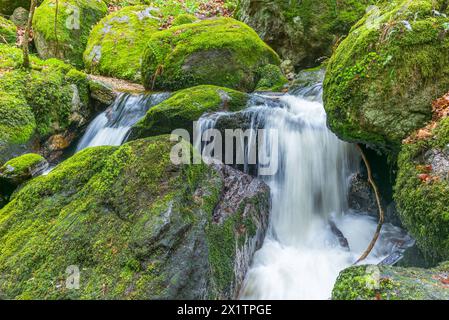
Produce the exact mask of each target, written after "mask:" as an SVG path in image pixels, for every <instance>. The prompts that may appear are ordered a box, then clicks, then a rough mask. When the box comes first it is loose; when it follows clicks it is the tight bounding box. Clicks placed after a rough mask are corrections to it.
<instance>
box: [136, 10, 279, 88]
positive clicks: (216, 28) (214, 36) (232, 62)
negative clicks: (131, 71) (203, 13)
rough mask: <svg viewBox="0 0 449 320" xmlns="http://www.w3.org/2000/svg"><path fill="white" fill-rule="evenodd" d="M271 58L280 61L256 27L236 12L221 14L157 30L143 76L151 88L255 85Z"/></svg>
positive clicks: (145, 55)
mask: <svg viewBox="0 0 449 320" xmlns="http://www.w3.org/2000/svg"><path fill="white" fill-rule="evenodd" d="M267 64H273V65H279V64H280V60H279V57H278V56H277V54H276V53H275V52H274V51H273V50H272V49H271V48H270V47H269V46H267V45H266V44H265V43H264V42H263V41H262V40H261V39H260V38H259V36H258V35H257V34H256V32H254V30H252V29H251V28H250V27H248V26H247V25H245V24H244V23H241V22H239V21H236V20H234V19H231V18H215V19H210V20H203V21H201V22H196V23H190V24H184V25H181V26H178V27H172V28H170V29H168V30H164V31H161V32H157V33H154V34H153V35H152V36H151V37H150V39H149V41H148V46H147V48H146V50H145V54H144V57H143V62H142V76H143V80H144V85H145V87H146V88H149V89H160V90H179V89H184V88H188V87H192V86H196V85H202V84H211V85H217V86H222V87H228V88H232V89H237V90H241V91H253V90H254V89H255V88H256V85H257V82H258V81H259V80H260V79H258V70H259V68H260V67H263V66H265V65H267Z"/></svg>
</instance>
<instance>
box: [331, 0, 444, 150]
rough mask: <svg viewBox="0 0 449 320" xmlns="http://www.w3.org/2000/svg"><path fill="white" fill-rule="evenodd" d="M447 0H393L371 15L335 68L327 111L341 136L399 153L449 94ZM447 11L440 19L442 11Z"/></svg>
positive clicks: (352, 35)
mask: <svg viewBox="0 0 449 320" xmlns="http://www.w3.org/2000/svg"><path fill="white" fill-rule="evenodd" d="M444 3H446V2H445V1H434V0H423V1H405V0H396V1H385V2H382V4H379V6H380V7H376V8H375V9H373V10H371V11H369V12H368V13H367V14H366V15H365V16H364V17H363V19H362V20H360V21H359V22H358V23H357V25H355V26H354V28H353V29H352V30H351V33H350V34H349V36H348V37H347V38H346V39H345V40H344V41H343V42H342V43H341V44H340V46H339V47H338V48H337V50H336V52H335V54H334V55H333V56H332V58H331V60H330V61H329V63H328V65H327V73H326V78H325V81H324V106H325V109H326V111H327V114H328V124H329V126H330V128H331V129H332V131H334V132H335V133H336V134H337V135H338V136H339V137H340V138H342V139H344V140H347V141H352V142H362V143H365V144H368V145H371V146H373V147H375V148H377V149H384V150H385V149H386V150H393V151H397V150H398V149H399V147H400V144H401V141H402V139H403V138H405V137H406V136H408V135H409V134H410V133H411V132H412V131H413V130H415V129H417V128H420V127H422V126H423V125H424V123H425V122H426V121H428V120H430V118H431V102H432V101H433V100H434V99H436V98H438V97H440V96H442V95H443V94H444V93H446V92H447V90H448V88H449V55H445V54H443V52H447V51H448V50H449V27H448V25H449V18H447V15H446V14H449V10H448V9H447V6H446V7H445V6H444ZM438 10H439V11H440V13H437V11H438Z"/></svg>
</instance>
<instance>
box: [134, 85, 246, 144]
mask: <svg viewBox="0 0 449 320" xmlns="http://www.w3.org/2000/svg"><path fill="white" fill-rule="evenodd" d="M247 100H248V95H246V94H245V93H241V92H238V91H234V90H231V89H227V88H221V87H216V86H209V85H204V86H197V87H193V88H189V89H184V90H181V91H178V92H176V93H175V94H174V95H173V96H172V97H171V98H169V99H167V100H165V101H164V102H162V103H160V104H158V105H156V106H155V107H153V108H151V109H150V110H149V111H148V112H147V114H146V115H145V117H144V118H143V119H142V120H140V121H139V122H138V123H137V124H136V125H135V126H134V128H133V130H132V131H133V132H132V138H142V137H147V136H153V135H159V134H169V133H171V132H172V131H173V130H175V129H186V130H188V131H189V132H192V130H193V121H196V120H198V119H199V118H200V117H201V116H202V115H203V114H204V113H207V112H215V111H220V110H228V111H238V110H241V109H243V108H244V107H245V106H246V103H247Z"/></svg>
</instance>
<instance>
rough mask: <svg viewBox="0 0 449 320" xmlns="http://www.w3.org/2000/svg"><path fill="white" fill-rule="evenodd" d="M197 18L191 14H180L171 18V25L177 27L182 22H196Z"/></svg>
mask: <svg viewBox="0 0 449 320" xmlns="http://www.w3.org/2000/svg"><path fill="white" fill-rule="evenodd" d="M198 21H199V19H198V18H197V17H195V16H194V15H193V14H187V13H185V14H180V15H178V16H177V17H176V18H175V19H173V22H172V24H171V25H172V27H177V26H180V25H183V24H188V23H194V22H198Z"/></svg>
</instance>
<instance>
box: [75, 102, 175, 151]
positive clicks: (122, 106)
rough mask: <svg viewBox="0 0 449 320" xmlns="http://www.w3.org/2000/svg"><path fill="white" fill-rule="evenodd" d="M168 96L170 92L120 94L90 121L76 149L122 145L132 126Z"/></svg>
mask: <svg viewBox="0 0 449 320" xmlns="http://www.w3.org/2000/svg"><path fill="white" fill-rule="evenodd" d="M168 96H169V94H168V93H158V94H152V95H131V94H124V93H123V94H120V95H119V96H118V97H117V98H116V100H115V101H114V102H113V104H112V105H111V106H110V107H109V108H108V109H106V110H105V111H104V112H102V113H100V114H99V115H98V116H97V117H96V118H95V119H94V120H93V121H92V122H91V123H90V125H89V126H88V127H87V130H86V133H85V134H84V136H83V137H82V138H81V140H80V142H79V143H78V146H77V149H76V151H77V152H78V151H80V150H83V149H85V148H87V147H94V146H104V145H111V146H119V145H121V144H122V143H123V142H124V141H125V140H126V138H127V137H128V134H129V131H130V129H131V127H132V126H133V125H134V124H136V123H137V121H139V120H140V119H141V118H142V117H143V116H144V115H145V113H146V112H147V111H148V109H149V108H151V107H152V106H155V105H156V104H159V103H161V102H162V101H163V100H165V99H167V98H168Z"/></svg>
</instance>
